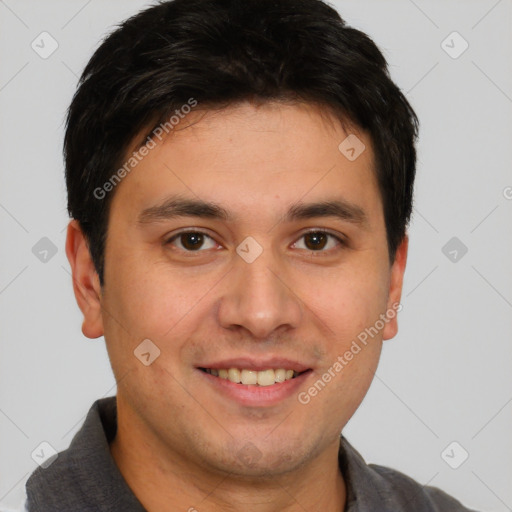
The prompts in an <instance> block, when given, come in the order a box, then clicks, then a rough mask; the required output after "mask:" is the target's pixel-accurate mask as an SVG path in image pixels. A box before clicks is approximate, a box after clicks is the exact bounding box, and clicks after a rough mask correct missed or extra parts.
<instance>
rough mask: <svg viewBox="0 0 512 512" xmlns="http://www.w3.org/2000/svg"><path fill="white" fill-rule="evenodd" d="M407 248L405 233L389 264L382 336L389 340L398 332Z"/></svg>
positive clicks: (407, 240)
mask: <svg viewBox="0 0 512 512" xmlns="http://www.w3.org/2000/svg"><path fill="white" fill-rule="evenodd" d="M408 248H409V236H408V235H407V234H406V235H405V236H404V238H403V240H402V242H401V243H400V245H399V246H398V248H397V250H396V253H395V261H394V262H393V265H392V266H391V278H390V282H389V296H388V304H387V310H386V315H387V317H388V319H389V320H388V322H387V323H386V325H385V327H384V330H383V335H382V338H383V339H384V340H389V339H391V338H393V337H394V336H396V333H397V332H398V319H397V317H398V309H401V307H400V306H399V304H400V299H401V297H402V286H403V282H404V272H405V266H406V263H407V251H408Z"/></svg>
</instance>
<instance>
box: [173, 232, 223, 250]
mask: <svg viewBox="0 0 512 512" xmlns="http://www.w3.org/2000/svg"><path fill="white" fill-rule="evenodd" d="M166 243H167V244H169V245H174V246H175V247H177V248H178V249H182V250H184V251H187V252H193V251H196V252H197V251H200V250H205V249H212V248H213V247H214V246H215V242H214V240H213V239H212V238H211V237H210V236H208V235H207V234H206V233H201V232H200V231H183V232H181V233H178V234H177V235H175V236H173V237H172V238H170V239H169V240H168V241H167V242H166Z"/></svg>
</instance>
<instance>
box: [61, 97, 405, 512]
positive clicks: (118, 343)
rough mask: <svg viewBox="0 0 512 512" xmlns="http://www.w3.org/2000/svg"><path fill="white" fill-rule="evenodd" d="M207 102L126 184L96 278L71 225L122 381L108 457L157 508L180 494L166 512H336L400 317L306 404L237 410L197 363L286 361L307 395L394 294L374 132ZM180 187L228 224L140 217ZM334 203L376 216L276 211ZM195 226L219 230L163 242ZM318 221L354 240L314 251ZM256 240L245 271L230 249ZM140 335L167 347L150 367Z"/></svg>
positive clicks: (72, 244)
mask: <svg viewBox="0 0 512 512" xmlns="http://www.w3.org/2000/svg"><path fill="white" fill-rule="evenodd" d="M199 107H200V106H198V108H197V109H196V110H194V111H193V112H192V113H191V114H189V115H188V116H187V117H186V119H185V120H184V121H182V122H181V123H180V125H179V127H177V129H176V130H175V131H174V132H173V133H172V136H169V137H168V138H167V139H165V140H164V141H163V143H160V144H158V146H157V147H156V148H154V149H153V150H151V152H150V153H149V154H148V155H147V156H146V157H145V158H144V159H143V160H142V161H141V162H140V163H139V164H138V165H137V166H136V167H135V169H134V170H133V171H132V172H131V173H130V174H129V175H127V176H126V177H125V178H124V179H123V181H122V182H121V183H120V184H119V185H118V186H117V187H116V189H115V191H114V197H113V200H112V205H111V210H110V212H111V213H110V218H109V227H108V236H107V243H106V252H105V275H104V278H105V285H104V287H103V288H101V287H100V285H99V280H98V276H97V274H96V272H95V269H94V266H93V263H92V261H91V258H90V254H89V251H88V248H87V244H86V242H85V239H84V237H83V234H82V232H81V231H80V228H79V225H78V224H77V222H76V221H71V222H70V224H69V227H68V233H67V245H66V251H67V255H68V258H69V261H70V264H71V268H72V273H73V283H74V291H75V295H76V298H77V301H78V304H79V306H80V308H81V310H82V312H83V315H84V321H83V327H82V330H83V333H84V334H85V336H87V337H89V338H97V337H99V336H102V335H104V336H105V340H106V344H107V349H108V354H109V357H110V361H111V365H112V368H113V371H114V374H115V377H116V380H117V381H118V392H117V403H118V431H117V435H116V438H115V440H114V441H113V443H112V444H111V453H112V456H113V458H114V460H115V462H116V464H117V465H118V467H119V469H120V471H121V473H122V475H123V476H124V478H125V480H126V481H127V483H128V485H129V486H130V488H131V489H132V490H133V492H134V493H135V495H136V496H137V497H138V499H139V500H140V501H141V503H142V504H143V505H144V507H145V508H146V509H147V510H148V511H150V512H153V511H155V512H156V511H162V510H170V508H169V503H171V504H172V507H171V508H172V510H190V509H191V507H194V508H196V509H197V510H199V511H220V510H223V511H226V510H228V511H231V510H233V511H234V510H243V508H242V507H247V506H248V505H249V507H250V508H249V509H250V510H251V511H255V512H267V511H268V512H270V511H275V510H283V511H299V510H300V511H303V510H310V511H313V510H323V511H331V510H332V511H334V510H337V511H339V510H343V507H344V506H345V502H346V487H345V482H344V480H343V475H342V474H341V472H340V470H339V467H338V461H337V457H338V449H339V433H340V432H341V430H342V429H343V427H344V426H345V425H346V423H347V422H348V420H349V419H350V418H351V416H352V415H353V414H354V412H355V411H356V409H357V407H358V406H359V405H360V403H361V401H362V400H363V398H364V396H365V394H366V392H367V390H368V388H369V386H370V383H371V381H372V378H373V374H374V372H375V370H376V367H377V364H378V360H379V356H380V352H381V347H382V341H383V340H386V339H390V338H392V337H393V336H395V334H396V332H397V328H398V327H397V321H396V317H395V318H394V319H392V320H390V321H388V322H387V323H386V324H385V326H384V328H383V329H382V330H381V331H380V332H379V334H378V335H377V336H375V337H374V338H373V339H372V340H371V342H370V343H368V345H367V346H365V347H364V348H363V349H362V350H361V351H360V352H359V353H358V354H357V355H355V356H354V358H353V359H352V360H351V361H350V362H349V363H348V364H347V365H346V366H345V367H344V368H343V370H342V371H341V372H339V373H337V374H336V377H335V378H333V379H332V380H331V382H329V383H328V385H326V386H325V387H324V388H323V389H322V391H321V392H319V393H318V394H317V395H316V396H315V397H313V398H311V400H310V402H309V403H308V404H301V403H300V402H299V400H298V399H297V393H294V394H293V395H292V396H290V397H288V398H286V399H285V400H283V401H282V402H280V403H278V404H276V405H273V406H270V407H269V406H267V407H246V406H242V405H240V404H238V402H236V401H234V400H232V399H229V398H227V397H225V396H223V395H221V394H220V393H219V392H218V391H217V390H216V389H215V388H214V386H212V385H211V384H210V383H208V382H207V379H203V378H198V375H197V372H198V370H197V369H196V366H197V365H198V364H199V362H201V361H205V360H207V361H208V360H209V361H212V360H213V359H215V360H219V359H227V358H230V357H238V356H253V357H264V356H271V355H273V356H281V357H288V358H291V359H296V360H299V361H302V362H304V363H306V364H307V365H308V366H309V367H310V368H312V370H313V371H312V372H311V373H310V374H309V375H308V377H307V379H306V381H305V382H304V384H303V386H301V388H300V390H299V391H307V389H308V388H309V387H310V386H311V385H312V384H313V383H314V382H315V381H317V380H318V379H319V377H320V376H322V374H324V373H325V372H326V371H327V370H328V369H329V368H331V367H332V366H333V364H334V362H335V361H336V360H337V358H338V356H340V355H343V354H344V353H345V351H346V350H348V349H349V347H350V345H351V343H352V341H353V340H354V339H356V338H357V335H358V334H359V333H361V332H362V331H363V330H364V329H365V328H366V327H369V326H373V325H374V324H375V322H376V320H377V319H378V318H379V315H381V314H383V313H385V312H386V311H387V310H389V309H391V308H392V307H393V304H395V305H396V303H398V302H399V301H400V296H401V292H402V281H403V274H404V270H405V264H406V257H407V245H408V240H407V237H405V238H404V240H403V242H402V244H401V245H400V247H399V248H398V250H397V253H396V256H395V260H394V262H392V264H391V263H390V261H389V258H388V248H387V241H386V229H385V224H384V217H383V210H382V202H381V198H380V194H379V191H378V189H377V184H376V180H375V174H374V169H373V162H374V156H373V151H372V144H371V140H370V139H369V137H368V136H367V134H366V133H364V132H363V131H361V130H358V129H356V128H355V127H352V128H350V129H347V131H345V130H344V128H343V127H342V126H341V124H340V123H339V121H337V120H336V119H335V118H334V117H331V116H330V115H329V114H328V113H327V112H326V111H324V110H321V109H320V107H318V106H314V105H312V104H282V103H281V104H277V103H264V104H262V105H254V104H251V103H242V104H238V105H236V106H231V107H229V108H226V109H223V110H219V111H207V112H200V111H199ZM189 121H190V122H189ZM345 125H346V123H345ZM348 133H354V134H356V135H357V137H358V138H359V139H360V140H361V141H362V142H363V143H364V144H365V146H366V150H365V151H363V153H362V154H361V155H360V156H359V157H358V158H357V159H356V160H355V161H349V160H348V159H347V158H346V157H345V156H344V155H343V154H342V153H341V152H340V151H339V150H338V145H339V144H340V142H342V141H343V140H344V139H345V138H346V136H347V135H348ZM111 193H112V192H111ZM176 193H179V194H181V195H182V196H184V197H187V198H191V199H198V198H199V199H202V200H205V201H212V202H215V203H218V204H220V205H222V206H223V207H224V208H225V209H226V210H228V211H229V212H230V213H231V214H233V217H234V218H233V220H232V221H229V222H228V221H224V220H218V219H204V218H198V217H176V218H172V219H167V220H160V221H158V222H152V223H140V222H138V217H139V215H140V213H141V212H142V211H143V210H144V209H146V208H148V207H151V206H154V205H157V204H159V203H161V202H162V201H163V200H164V199H165V198H166V197H168V196H169V195H170V194H176ZM337 198H343V199H345V200H347V201H350V202H351V203H354V204H356V205H358V206H359V207H360V208H361V209H362V210H364V212H365V214H366V217H367V223H366V224H365V225H360V224H357V223H353V222H349V221H347V220H342V219H339V218H336V217H322V218H314V219H307V220H298V221H293V222H286V221H284V219H283V217H284V214H285V212H286V210H287V209H288V207H289V206H290V205H291V204H294V203H296V202H297V201H299V200H300V201H302V202H313V201H314V202H316V201H324V200H330V199H337ZM184 228H195V229H200V230H201V231H204V232H206V233H207V234H208V235H209V236H210V237H211V239H210V238H208V237H206V238H205V245H204V247H205V248H202V249H201V250H200V251H197V250H196V251H189V252H188V253H187V252H186V249H185V248H184V247H183V245H180V241H181V242H182V243H183V239H180V237H178V238H177V239H175V240H174V242H171V243H167V244H166V243H165V242H166V241H168V240H169V239H170V238H171V236H172V235H174V234H175V233H176V232H177V231H178V230H182V229H184ZM312 228H317V229H325V230H328V231H329V232H330V233H333V234H334V235H338V236H340V237H343V238H344V240H345V241H346V243H345V244H344V245H341V244H340V243H339V242H337V241H336V239H334V238H331V237H329V238H328V241H327V245H326V246H325V247H323V248H322V249H320V250H316V251H315V250H312V249H311V248H310V247H311V244H309V245H307V241H308V240H309V239H308V238H307V237H304V234H305V233H304V232H305V231H307V230H311V229H312ZM191 231H194V229H191ZM247 236H252V237H253V238H254V239H255V240H256V241H257V242H258V243H259V244H260V246H261V247H262V248H263V252H262V254H261V255H260V256H259V257H258V258H257V259H256V260H255V261H254V262H252V263H250V264H249V263H247V262H246V261H244V260H243V259H242V258H241V257H240V256H239V255H238V254H237V253H236V248H237V246H238V245H239V244H240V243H241V242H242V241H243V240H244V239H245V238H246V237H247ZM187 240H188V239H186V240H185V243H186V241H187ZM144 339H150V340H152V342H153V343H155V345H157V346H158V348H159V349H160V351H161V353H160V356H159V357H158V358H157V359H155V361H154V362H153V363H152V364H151V365H149V366H145V365H143V364H141V362H140V361H139V359H138V358H136V357H135V356H134V353H133V352H134V350H135V349H136V347H137V346H138V345H139V344H140V343H141V341H142V340H144ZM248 442H250V443H252V447H255V448H252V449H253V450H254V449H256V450H257V453H258V457H254V458H255V459H257V460H253V461H252V464H247V462H246V461H245V460H243V458H242V457H240V450H242V449H243V448H244V446H246V445H247V443H248ZM134 447H136V448H134ZM320 475H321V477H320Z"/></svg>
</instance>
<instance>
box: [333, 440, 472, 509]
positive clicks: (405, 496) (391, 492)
mask: <svg viewBox="0 0 512 512" xmlns="http://www.w3.org/2000/svg"><path fill="white" fill-rule="evenodd" d="M339 463H340V469H341V471H342V473H343V475H344V477H345V481H346V484H347V512H363V511H369V510H379V512H409V511H410V510H414V512H475V511H472V510H471V509H468V508H466V507H464V505H462V503H460V502H459V501H457V500H456V499H455V498H453V497H451V496H449V495H448V494H446V493H445V492H444V491H442V490H441V489H438V488H436V487H428V486H425V485H421V484H420V483H418V482H417V481H415V480H414V479H412V478H411V477H409V476H407V475H405V474H404V473H401V472H400V471H397V470H395V469H392V468H389V467H385V466H380V465H377V464H367V463H366V462H365V460H364V459H363V457H362V456H361V454H360V453H359V452H358V451H357V450H355V448H354V447H353V446H352V445H351V444H350V443H349V442H348V441H347V439H346V438H345V437H344V436H342V437H341V444H340V452H339Z"/></svg>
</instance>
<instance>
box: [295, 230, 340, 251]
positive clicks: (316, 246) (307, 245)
mask: <svg viewBox="0 0 512 512" xmlns="http://www.w3.org/2000/svg"><path fill="white" fill-rule="evenodd" d="M301 240H304V242H303V243H302V244H301V243H300V242H295V244H294V245H295V246H296V247H297V244H299V245H298V247H297V248H298V249H305V250H308V251H315V252H327V251H328V250H330V249H333V248H335V247H336V246H342V245H344V241H343V240H342V239H341V238H339V237H337V236H335V235H333V234H331V233H328V232H327V231H321V230H318V231H309V232H308V233H304V234H303V235H302V237H301ZM301 245H302V247H301ZM324 249H325V250H324Z"/></svg>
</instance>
